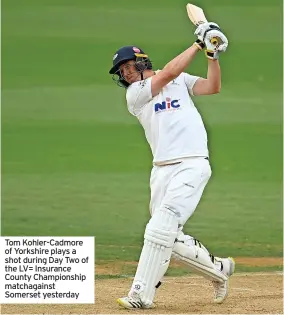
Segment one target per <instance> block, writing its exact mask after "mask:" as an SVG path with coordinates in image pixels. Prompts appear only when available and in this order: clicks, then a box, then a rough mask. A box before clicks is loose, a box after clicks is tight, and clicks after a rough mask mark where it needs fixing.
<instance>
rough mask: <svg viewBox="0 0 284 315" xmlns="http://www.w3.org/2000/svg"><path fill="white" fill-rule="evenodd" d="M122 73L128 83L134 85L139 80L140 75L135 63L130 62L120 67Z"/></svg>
mask: <svg viewBox="0 0 284 315" xmlns="http://www.w3.org/2000/svg"><path fill="white" fill-rule="evenodd" d="M119 69H120V72H121V74H122V76H123V77H124V79H125V80H126V81H127V82H128V83H130V84H131V83H133V82H136V81H138V80H139V78H140V73H139V72H138V71H137V70H136V68H135V62H134V61H133V60H130V61H128V62H126V63H124V64H123V65H121V66H120V67H119Z"/></svg>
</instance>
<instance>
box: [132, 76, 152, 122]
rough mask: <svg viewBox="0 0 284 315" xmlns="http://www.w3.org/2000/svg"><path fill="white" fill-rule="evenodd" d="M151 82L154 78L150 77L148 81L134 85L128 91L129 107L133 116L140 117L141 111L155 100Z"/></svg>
mask: <svg viewBox="0 0 284 315" xmlns="http://www.w3.org/2000/svg"><path fill="white" fill-rule="evenodd" d="M151 81H152V78H151V77H150V78H147V79H146V80H143V81H138V82H135V83H132V84H131V85H130V86H129V88H128V89H127V92H126V101H127V107H128V110H129V112H130V113H131V114H132V115H134V116H137V115H139V113H140V111H141V109H142V108H143V107H144V106H145V105H146V104H147V103H149V102H150V101H151V99H152V98H153V96H152V89H151Z"/></svg>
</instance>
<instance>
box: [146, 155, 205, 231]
mask: <svg viewBox="0 0 284 315" xmlns="http://www.w3.org/2000/svg"><path fill="white" fill-rule="evenodd" d="M210 176H211V167H210V164H209V161H208V159H205V157H189V158H185V159H183V161H182V162H181V163H179V164H173V165H164V166H154V167H153V169H152V171H151V177H150V188H151V200H150V213H151V216H152V215H153V213H154V212H155V211H156V209H159V208H161V207H167V208H170V209H172V210H173V211H174V212H176V213H177V216H178V217H179V224H180V226H183V225H184V224H185V223H186V221H187V220H188V219H189V218H190V217H191V215H192V214H193V212H194V210H195V209H196V207H197V205H198V203H199V201H200V199H201V196H202V193H203V190H204V188H205V186H206V184H207V183H208V180H209V178H210Z"/></svg>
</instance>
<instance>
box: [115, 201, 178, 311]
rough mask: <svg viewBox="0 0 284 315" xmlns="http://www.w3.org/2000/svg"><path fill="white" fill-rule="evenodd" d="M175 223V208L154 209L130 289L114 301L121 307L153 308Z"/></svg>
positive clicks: (176, 229)
mask: <svg viewBox="0 0 284 315" xmlns="http://www.w3.org/2000/svg"><path fill="white" fill-rule="evenodd" d="M178 226H179V222H178V217H177V214H176V212H175V211H174V210H172V209H169V208H166V207H161V209H159V210H157V211H155V212H154V214H153V216H152V218H151V219H150V221H149V223H148V225H147V227H146V230H145V234H144V246H143V249H142V253H141V256H140V259H139V264H138V268H137V271H136V275H135V278H134V281H133V284H132V287H131V289H130V292H129V294H128V296H127V297H124V298H120V299H118V300H117V302H118V303H119V304H120V305H121V306H123V307H125V308H128V309H134V308H151V307H152V304H153V300H154V295H155V291H156V286H157V284H158V282H159V280H160V279H161V278H162V277H163V276H164V274H165V272H166V271H167V269H168V266H169V263H170V258H171V254H172V248H173V245H174V242H175V239H176V237H177V233H178Z"/></svg>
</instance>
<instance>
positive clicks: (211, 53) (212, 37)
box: [204, 30, 229, 59]
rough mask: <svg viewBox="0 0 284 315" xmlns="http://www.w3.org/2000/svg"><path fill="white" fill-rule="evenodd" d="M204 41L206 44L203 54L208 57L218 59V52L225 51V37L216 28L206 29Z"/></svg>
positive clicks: (226, 40)
mask: <svg viewBox="0 0 284 315" xmlns="http://www.w3.org/2000/svg"><path fill="white" fill-rule="evenodd" d="M215 41H217V44H215ZM204 43H205V46H206V51H205V54H206V56H207V57H208V58H209V59H218V58H219V53H221V52H225V51H226V49H227V47H228V44H229V43H228V39H227V37H226V36H225V35H224V34H223V33H222V32H220V31H218V30H210V31H208V32H207V34H206V37H205V40H204Z"/></svg>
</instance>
